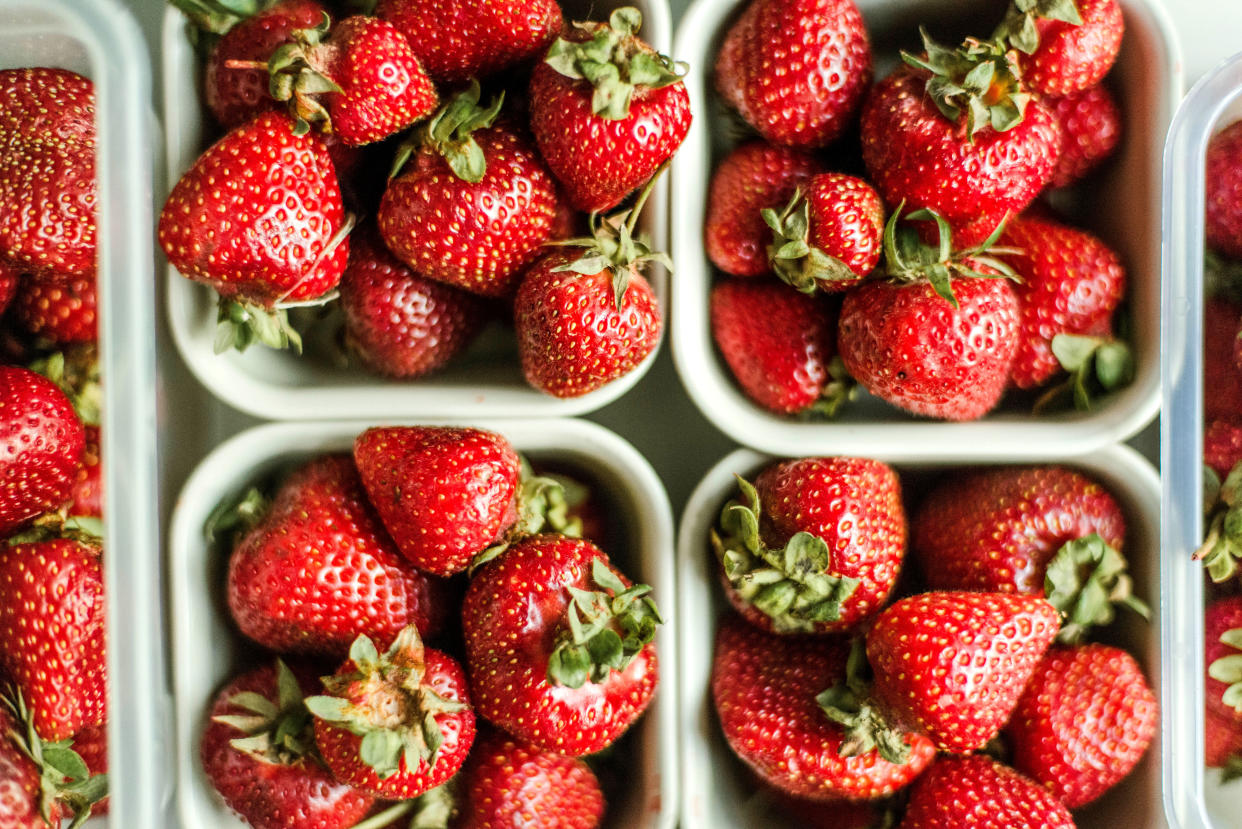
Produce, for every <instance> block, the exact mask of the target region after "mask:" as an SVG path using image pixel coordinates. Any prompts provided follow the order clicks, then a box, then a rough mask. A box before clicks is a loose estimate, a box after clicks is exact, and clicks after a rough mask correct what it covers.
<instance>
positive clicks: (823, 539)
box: [712, 458, 906, 633]
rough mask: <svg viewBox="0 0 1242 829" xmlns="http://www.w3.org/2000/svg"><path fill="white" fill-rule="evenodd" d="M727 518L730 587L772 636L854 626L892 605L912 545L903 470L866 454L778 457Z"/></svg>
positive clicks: (715, 541)
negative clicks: (908, 538)
mask: <svg viewBox="0 0 1242 829" xmlns="http://www.w3.org/2000/svg"><path fill="white" fill-rule="evenodd" d="M738 484H739V486H740V487H741V495H740V496H739V497H738V498H737V499H735V500H733V501H730V502H729V503H728V504H727V505H726V506H725V508H724V511H723V512H722V513H721V515H720V533H719V534H717V533H716V532H715V531H713V533H712V546H713V547H714V548H715V550H716V555H717V557H718V558H720V561H721V564H722V565H723V568H724V569H723V573H722V575H723V577H724V580H725V593H726V595H727V596H728V598H729V602H730V603H731V604H732V605H733V606H734V607H735V608H737V609H738V610H739V611H740V612H741V613H742V615H743V616H745V617H746V619H747V621H749V622H750V623H751V624H754V625H756V626H758V627H761V628H763V629H764V630H767V631H770V632H773V633H790V632H808V633H809V632H815V633H825V632H829V631H839V630H848V629H849V628H852V627H855V626H857V625H859V624H860V623H862V622H864V621H866V620H867V619H868V618H870V617H871V616H873V615H874V614H875V613H876V612H878V611H879V609H880V608H881V607H883V605H884V602H885V601H886V600H887V599H888V595H889V593H890V592H891V591H892V589H893V587H894V585H895V584H896V582H897V576H898V574H899V572H900V570H901V560H902V557H903V556H904V555H905V547H906V516H905V513H904V511H903V510H902V506H901V485H900V482H899V481H898V480H897V473H895V472H894V471H893V470H892V469H891V468H889V467H888V466H886V465H885V464H882V463H880V462H879V461H872V460H865V459H862V458H804V459H801V460H792V461H783V462H781V463H777V464H773V465H771V466H768V467H767V468H766V469H764V470H763V471H762V472H761V473H759V477H757V478H756V479H755V483H754V485H753V486H752V485H751V484H749V483H747V482H746V481H745V480H744V479H742V478H740V477H739V478H738Z"/></svg>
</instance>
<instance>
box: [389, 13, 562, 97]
mask: <svg viewBox="0 0 1242 829" xmlns="http://www.w3.org/2000/svg"><path fill="white" fill-rule="evenodd" d="M375 13H376V14H377V15H379V16H380V17H382V18H383V19H385V20H387V21H388V22H390V23H392V24H393V25H394V26H396V27H397V29H399V30H400V31H401V33H402V34H403V35H405V37H406V38H407V39H408V40H409V42H410V46H411V47H413V49H414V52H415V53H416V54H417V55H418V57H419V60H421V61H422V63H423V66H425V67H426V68H427V72H428V73H429V74H430V75H431V77H433V78H435V79H436V80H437V81H440V82H448V83H452V82H456V81H465V80H469V79H470V78H477V77H483V76H484V75H490V74H492V73H494V72H497V71H499V70H501V69H506V68H508V67H511V66H513V65H514V64H520V63H524V62H525V61H528V60H530V59H531V58H534V57H536V56H537V55H539V54H541V53H542V52H543V50H544V49H546V48H547V46H548V44H549V43H551V42H552V40H553V39H554V38H555V37H556V36H557V34H559V33H560V31H561V25H562V21H561V9H560V6H558V5H557V3H556V0H493V1H492V2H488V3H477V2H470V0H380V2H379V5H378V6H376V8H375Z"/></svg>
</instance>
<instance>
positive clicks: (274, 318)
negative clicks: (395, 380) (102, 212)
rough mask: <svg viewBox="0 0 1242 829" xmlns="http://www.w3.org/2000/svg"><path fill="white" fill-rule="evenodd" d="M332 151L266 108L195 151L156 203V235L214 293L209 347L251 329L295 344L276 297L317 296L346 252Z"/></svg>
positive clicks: (181, 267)
mask: <svg viewBox="0 0 1242 829" xmlns="http://www.w3.org/2000/svg"><path fill="white" fill-rule="evenodd" d="M351 226H352V220H350V221H346V216H345V211H344V207H343V206H342V204H341V190H340V187H339V185H338V183H337V178H336V172H335V169H334V168H333V166H332V159H331V158H330V157H329V156H328V150H327V147H326V146H325V145H324V143H323V141H322V140H321V139H320V138H319V137H318V136H316V135H314V134H311V133H307V134H304V135H298V134H297V130H296V127H295V125H294V122H293V119H292V118H290V117H289V116H287V115H283V114H281V113H275V112H269V113H265V114H263V115H260V116H258V117H257V118H255V119H254V120H253V121H250V122H248V123H246V124H243V125H242V126H240V127H238V128H236V129H234V130H233V131H232V132H230V133H228V134H227V135H226V136H224V137H223V138H221V139H220V140H219V141H217V142H216V143H215V144H213V145H212V146H211V147H210V148H208V150H207V151H206V152H205V153H203V154H202V155H201V156H200V157H199V159H198V160H197V161H195V162H194V164H193V166H191V167H190V169H189V170H187V171H186V173H185V175H183V176H182V177H181V180H180V181H178V182H177V184H176V186H175V187H173V190H172V193H170V194H169V196H168V201H166V202H165V203H164V209H163V211H162V212H161V213H160V221H159V241H160V245H161V246H162V247H163V248H164V252H165V253H166V254H167V255H168V261H169V262H171V263H172V265H173V266H174V267H175V268H176V269H177V270H178V271H180V272H181V274H182V276H185V277H186V278H187V279H192V280H194V281H196V282H202V283H204V284H206V285H210V286H211V287H212V288H214V289H215V290H216V291H217V293H219V294H220V296H221V298H222V302H221V306H220V323H221V330H220V332H219V333H218V335H217V338H216V348H217V350H219V351H223V350H226V349H228V348H230V347H236V348H245V347H246V346H247V345H249V344H250V343H251V342H253V341H254V340H255V339H258V340H259V341H260V342H262V343H264V344H265V345H270V346H272V347H274V348H283V347H285V346H286V345H288V344H290V343H292V344H294V345H295V347H296V346H299V345H300V338H299V337H298V335H297V332H295V331H293V329H292V328H290V327H289V325H288V322H287V320H286V319H285V318H284V313H283V310H281V309H280V307H279V306H281V305H284V304H287V303H297V302H306V301H311V300H318V299H320V298H322V297H323V296H324V295H325V294H326V293H328V292H329V291H331V290H332V289H333V288H335V287H336V286H337V283H339V282H340V279H341V273H342V272H343V271H344V270H345V263H346V260H347V259H348V257H349V240H348V238H347V234H348V232H349V228H350V227H351Z"/></svg>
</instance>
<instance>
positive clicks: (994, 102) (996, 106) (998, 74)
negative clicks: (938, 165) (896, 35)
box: [901, 27, 1031, 140]
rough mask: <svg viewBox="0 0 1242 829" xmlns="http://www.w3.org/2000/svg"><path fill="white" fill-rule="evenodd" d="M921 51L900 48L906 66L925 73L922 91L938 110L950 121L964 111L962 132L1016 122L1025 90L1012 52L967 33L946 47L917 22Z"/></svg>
mask: <svg viewBox="0 0 1242 829" xmlns="http://www.w3.org/2000/svg"><path fill="white" fill-rule="evenodd" d="M919 34H920V35H921V36H922V38H923V49H924V53H923V54H922V55H913V54H911V53H909V52H904V51H903V52H902V53H901V59H902V60H904V61H905V62H906V63H907V64H909V65H910V66H913V67H915V68H917V69H922V70H925V71H927V72H929V73H930V77H928V79H927V87H926V88H927V95H928V97H929V98H931V100H932V103H934V104H935V105H936V109H938V110H940V114H941V115H943V116H944V117H945V118H947V119H949V120H950V121H952V122H954V123H958V122H959V120H960V119H961V118H962V117H963V116H965V122H964V128H965V131H966V136H967V138H969V139H970V140H974V136H975V134H976V133H978V132H979V131H980V130H983V129H986V128H988V127H991V128H992V129H994V130H996V131H997V132H1005V131H1007V130H1011V129H1013V128H1014V127H1016V126H1018V125H1019V124H1021V123H1022V119H1023V118H1024V117H1025V115H1026V107H1027V104H1029V103H1030V101H1031V93H1029V92H1027V91H1026V88H1025V87H1024V86H1023V85H1022V80H1021V73H1020V70H1019V69H1018V65H1017V62H1016V60H1015V58H1014V55H1013V54H1012V53H1011V52H1009V51H1008V49H1007V48H1006V47H1005V46H1004V45H1003V44H1002V43H1000V42H998V41H992V40H979V39H977V38H967V39H966V40H965V41H964V42H963V43H962V45H961V46H958V47H954V48H950V47H948V46H944V45H943V44H940V43H937V42H936V40H935V39H933V38H932V37H931V35H929V34H928V33H927V30H926V29H924V28H922V27H919Z"/></svg>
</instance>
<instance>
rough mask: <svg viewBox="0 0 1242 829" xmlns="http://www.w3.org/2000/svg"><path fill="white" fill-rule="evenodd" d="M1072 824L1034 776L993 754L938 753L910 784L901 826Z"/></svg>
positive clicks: (954, 828)
mask: <svg viewBox="0 0 1242 829" xmlns="http://www.w3.org/2000/svg"><path fill="white" fill-rule="evenodd" d="M965 827H970V829H1074V818H1073V816H1072V815H1070V813H1069V809H1066V808H1065V806H1063V805H1062V804H1061V802H1060V801H1059V800H1057V799H1056V798H1055V797H1053V796H1052V795H1051V794H1049V793H1048V792H1047V791H1045V790H1044V789H1042V788H1040V786H1038V785H1037V784H1036V783H1035V782H1034V781H1032V780H1030V779H1028V778H1027V777H1026V776H1024V775H1023V774H1021V773H1020V772H1017V771H1015V770H1014V769H1011V768H1010V767H1009V766H1006V765H1003V764H1001V763H998V762H996V761H995V760H993V759H992V758H991V757H988V756H986V755H982V754H976V755H972V756H969V757H950V756H945V755H941V756H940V757H939V758H938V759H937V760H936V762H934V763H932V766H931V768H930V769H928V770H927V773H926V774H924V775H923V776H922V777H920V778H919V779H918V780H916V781H915V782H914V785H913V786H911V787H910V800H909V802H908V804H907V805H906V816H905V818H904V819H903V820H902V821H901V829H965Z"/></svg>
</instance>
